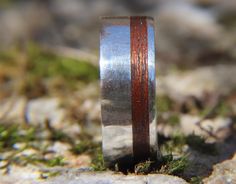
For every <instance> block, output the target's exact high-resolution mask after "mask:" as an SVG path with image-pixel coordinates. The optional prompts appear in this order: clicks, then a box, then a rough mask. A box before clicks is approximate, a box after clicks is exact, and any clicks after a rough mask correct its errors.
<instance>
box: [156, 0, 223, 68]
mask: <svg viewBox="0 0 236 184" xmlns="http://www.w3.org/2000/svg"><path fill="white" fill-rule="evenodd" d="M158 10H159V12H157V15H156V17H157V20H156V21H157V23H156V25H157V30H158V31H157V32H158V37H157V43H158V49H159V50H158V53H159V58H160V60H161V62H160V63H162V62H164V65H166V64H167V63H168V62H169V64H171V65H172V64H173V62H174V61H175V62H178V63H181V64H184V65H185V66H186V65H190V64H191V63H192V62H194V61H197V60H198V57H199V55H200V54H202V53H205V52H206V50H208V49H209V50H210V49H213V48H214V47H216V44H215V42H218V40H220V39H219V38H220V37H221V35H222V28H221V26H220V25H219V24H218V23H217V21H216V17H215V15H214V14H213V13H212V12H211V11H209V10H206V9H202V8H200V7H197V6H195V5H194V4H191V3H189V1H183V0H182V1H177V2H176V1H167V3H163V5H160V6H159V8H158ZM170 51H171V52H170ZM200 62H201V61H200Z"/></svg>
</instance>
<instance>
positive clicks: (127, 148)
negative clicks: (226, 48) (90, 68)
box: [100, 16, 157, 167]
mask: <svg viewBox="0 0 236 184" xmlns="http://www.w3.org/2000/svg"><path fill="white" fill-rule="evenodd" d="M154 34H155V32H154V26H153V19H152V18H150V17H141V16H132V17H104V18H103V19H102V31H101V36H100V78H101V113H102V135H103V156H104V161H105V164H106V165H107V166H108V167H112V166H114V165H115V164H116V163H120V164H122V163H123V164H135V163H138V162H140V161H145V160H148V159H152V160H153V159H156V157H157V133H156V111H155V36H154Z"/></svg>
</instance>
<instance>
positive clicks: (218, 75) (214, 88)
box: [157, 65, 236, 101]
mask: <svg viewBox="0 0 236 184" xmlns="http://www.w3.org/2000/svg"><path fill="white" fill-rule="evenodd" d="M235 73H236V65H216V66H211V67H200V68H197V69H195V70H192V71H186V72H182V73H172V74H169V75H166V76H160V77H159V78H158V80H157V87H158V90H157V93H159V94H167V95H169V96H170V97H171V98H173V99H174V100H176V101H183V100H184V99H186V97H189V96H194V97H197V98H202V97H203V96H204V94H206V93H209V94H212V93H215V94H220V95H227V94H228V93H230V92H231V91H232V90H234V89H235V86H236V79H235V78H234V77H233V76H234V74H235Z"/></svg>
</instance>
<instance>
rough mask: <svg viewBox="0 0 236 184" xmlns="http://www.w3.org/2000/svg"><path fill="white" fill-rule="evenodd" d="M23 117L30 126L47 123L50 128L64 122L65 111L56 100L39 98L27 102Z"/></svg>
mask: <svg viewBox="0 0 236 184" xmlns="http://www.w3.org/2000/svg"><path fill="white" fill-rule="evenodd" d="M25 113H26V114H25V116H26V118H27V122H28V123H30V124H38V123H40V124H43V123H45V122H46V121H49V122H50V123H51V125H52V126H60V124H63V121H64V120H65V111H64V110H63V109H62V108H61V107H60V100H59V99H57V98H39V99H33V100H31V101H29V103H28V104H27V107H26V112H25Z"/></svg>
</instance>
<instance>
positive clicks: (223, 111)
mask: <svg viewBox="0 0 236 184" xmlns="http://www.w3.org/2000/svg"><path fill="white" fill-rule="evenodd" d="M231 112H232V110H231V107H230V106H229V105H228V104H227V103H226V102H224V101H222V102H221V103H220V104H219V106H218V107H217V108H216V114H217V115H218V116H222V117H227V116H229V115H230V114H231Z"/></svg>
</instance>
